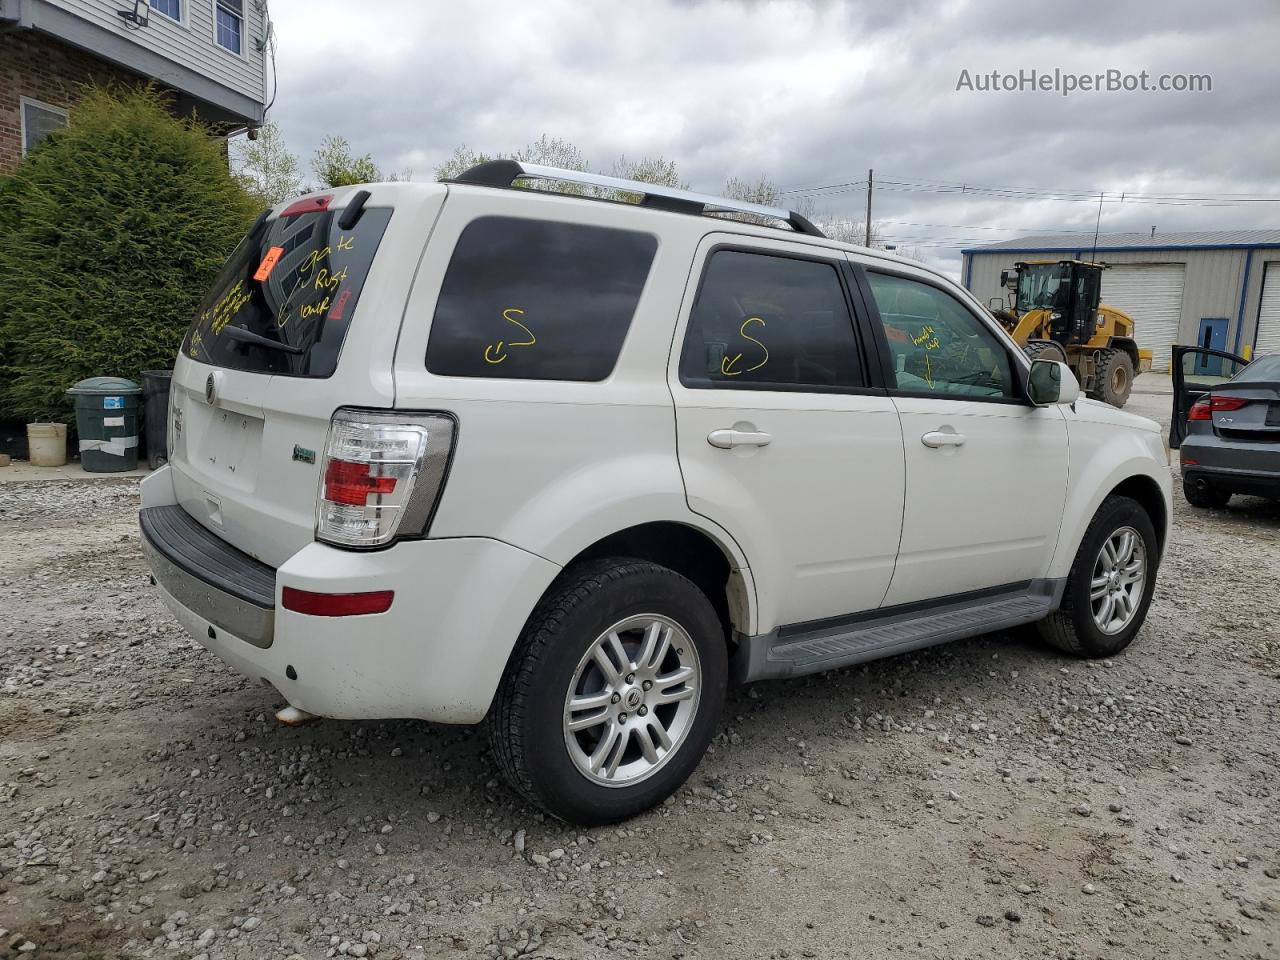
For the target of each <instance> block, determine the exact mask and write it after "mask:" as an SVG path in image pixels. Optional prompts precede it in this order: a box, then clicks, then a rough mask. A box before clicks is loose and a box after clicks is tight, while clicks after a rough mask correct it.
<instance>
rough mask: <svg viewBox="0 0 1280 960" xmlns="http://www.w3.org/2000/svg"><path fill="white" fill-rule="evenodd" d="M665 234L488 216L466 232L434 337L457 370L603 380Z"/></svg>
mask: <svg viewBox="0 0 1280 960" xmlns="http://www.w3.org/2000/svg"><path fill="white" fill-rule="evenodd" d="M657 248H658V241H657V240H656V239H655V238H654V237H653V235H652V234H647V233H636V232H634V231H630V230H615V229H612V228H608V227H592V226H584V225H582V224H575V223H553V222H550V221H545V220H523V219H519V218H516V217H481V218H480V219H478V220H475V221H473V222H472V223H470V224H468V225H467V227H466V229H465V230H463V231H462V236H460V237H459V238H458V244H457V246H456V247H455V248H454V251H453V258H452V260H450V261H449V269H448V270H447V271H446V273H445V276H444V282H443V283H442V284H441V287H440V299H439V302H438V303H437V305H436V313H435V318H434V319H433V320H432V321H431V335H430V338H429V340H428V342H427V358H426V362H427V369H428V370H429V371H431V372H432V373H435V374H440V375H442V376H450V377H503V378H519V379H529V380H603V379H604V378H605V377H607V376H609V374H610V373H611V372H612V371H613V367H614V364H616V363H617V361H618V354H619V352H620V351H621V350H622V342H623V340H625V339H626V336H627V328H628V327H629V326H630V325H631V317H632V315H633V314H634V313H635V309H636V304H637V303H638V302H639V300H640V292H641V290H643V289H644V283H645V279H646V278H647V277H648V275H649V267H650V266H651V265H652V264H653V257H654V253H655V252H656V251H657Z"/></svg>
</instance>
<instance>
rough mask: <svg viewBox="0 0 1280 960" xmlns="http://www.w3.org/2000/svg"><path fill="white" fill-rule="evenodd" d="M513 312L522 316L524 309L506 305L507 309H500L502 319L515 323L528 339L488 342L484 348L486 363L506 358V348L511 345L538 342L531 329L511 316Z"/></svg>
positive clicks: (516, 345) (527, 344) (528, 345)
mask: <svg viewBox="0 0 1280 960" xmlns="http://www.w3.org/2000/svg"><path fill="white" fill-rule="evenodd" d="M513 313H518V314H520V316H522V317H523V316H524V311H523V310H521V309H520V308H519V307H507V309H505V310H503V311H502V319H503V320H506V321H507V323H512V324H515V325H516V326H517V327H519V328H520V329H521V330H523V331H524V333H525V335H526V336H527V337H528V338H529V339H528V340H512V341H510V342H509V343H508V342H506V341H503V340H499V341H498V342H497V343H490V344H488V345H487V346H486V347H485V348H484V359H485V362H486V363H501V362H502V361H503V360H505V359H507V357H508V356H509V354H508V353H507V349H509V348H511V347H532V346H533V345H534V344H535V343H537V342H538V338H537V337H535V336H534V335H533V331H532V330H530V329H529V328H528V327H526V326H525V325H524V324H523V323H521V322H520V321H519V320H517V319H516V318H515V317H513V316H511V314H513Z"/></svg>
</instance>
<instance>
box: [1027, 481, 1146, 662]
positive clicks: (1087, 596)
mask: <svg viewBox="0 0 1280 960" xmlns="http://www.w3.org/2000/svg"><path fill="white" fill-rule="evenodd" d="M1159 550H1160V547H1159V543H1158V542H1157V541H1156V531H1155V526H1154V525H1153V524H1152V522H1151V517H1150V516H1148V514H1147V511H1146V510H1144V509H1143V508H1142V505H1141V504H1139V503H1138V502H1137V501H1136V500H1132V499H1130V498H1129V497H1118V496H1116V497H1108V498H1107V499H1106V500H1104V501H1103V502H1102V506H1101V507H1099V508H1098V512H1097V513H1096V514H1094V517H1093V521H1092V522H1091V523H1090V524H1089V529H1088V530H1086V531H1085V535H1084V539H1083V540H1082V541H1081V543H1080V549H1079V550H1078V551H1077V552H1076V559H1075V563H1074V564H1073V565H1072V567H1071V572H1070V573H1069V574H1068V575H1067V586H1066V590H1065V592H1064V593H1063V595H1062V605H1061V606H1060V607H1059V608H1058V610H1057V611H1055V612H1054V613H1051V614H1050V615H1049V616H1048V618H1046V619H1045V620H1042V621H1040V623H1038V624H1037V625H1036V626H1037V628H1038V630H1039V632H1040V635H1041V636H1042V637H1043V638H1044V639H1045V640H1046V641H1047V642H1048V643H1049V644H1051V645H1052V646H1054V647H1057V648H1058V649H1059V650H1061V651H1063V652H1064V653H1069V654H1072V655H1073V656H1077V657H1088V658H1100V657H1111V656H1114V655H1115V654H1117V653H1119V652H1120V651H1121V650H1123V649H1124V648H1125V647H1127V646H1128V645H1129V644H1130V643H1131V642H1132V641H1133V638H1134V636H1135V635H1136V634H1137V632H1138V630H1139V629H1140V628H1141V627H1142V624H1143V621H1144V620H1146V618H1147V609H1148V608H1149V607H1150V606H1151V594H1152V591H1153V590H1154V588H1155V584H1156V568H1157V566H1158V564H1159V558H1160V552H1159Z"/></svg>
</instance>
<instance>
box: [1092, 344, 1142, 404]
mask: <svg viewBox="0 0 1280 960" xmlns="http://www.w3.org/2000/svg"><path fill="white" fill-rule="evenodd" d="M1094 369H1095V371H1096V373H1095V377H1096V379H1095V384H1096V386H1095V387H1094V389H1093V390H1091V391H1090V396H1092V397H1094V399H1096V400H1102V401H1104V402H1106V403H1109V404H1111V405H1112V406H1113V407H1123V406H1124V405H1125V403H1126V402H1127V401H1128V400H1129V393H1130V392H1131V391H1132V390H1133V358H1132V357H1130V356H1129V354H1128V353H1126V352H1125V351H1124V350H1115V349H1110V348H1109V349H1106V350H1099V351H1098V352H1097V353H1096V354H1095V355H1094Z"/></svg>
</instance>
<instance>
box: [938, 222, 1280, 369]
mask: <svg viewBox="0 0 1280 960" xmlns="http://www.w3.org/2000/svg"><path fill="white" fill-rule="evenodd" d="M961 253H962V254H963V257H964V263H963V281H964V285H965V287H967V288H968V289H969V290H970V291H971V292H972V293H973V294H974V295H975V296H976V297H977V298H978V299H979V300H981V301H982V302H983V303H990V302H991V301H992V300H996V299H998V300H999V301H1000V304H999V305H1003V304H1004V301H1005V298H1006V296H1007V294H1008V291H1007V290H1005V289H1004V288H1002V287H1001V286H1000V272H1001V271H1002V270H1009V269H1011V268H1012V267H1013V265H1014V263H1016V262H1018V261H1019V260H1026V261H1032V260H1065V259H1078V260H1097V261H1101V262H1103V263H1106V264H1107V265H1108V269H1106V270H1104V271H1103V272H1102V302H1103V303H1106V304H1109V305H1110V306H1113V307H1115V308H1116V309H1118V310H1123V311H1124V312H1125V313H1127V314H1129V315H1130V316H1131V317H1133V319H1134V324H1135V326H1136V332H1137V340H1138V345H1139V346H1142V347H1149V348H1150V349H1151V351H1152V354H1153V357H1152V369H1153V370H1156V371H1167V370H1168V369H1169V356H1170V347H1171V346H1172V345H1173V344H1175V343H1178V344H1199V345H1201V346H1205V347H1211V348H1213V349H1217V350H1226V351H1229V352H1231V353H1236V354H1240V355H1242V356H1246V357H1248V356H1261V355H1262V354H1265V353H1280V230H1207V231H1197V232H1194V233H1172V232H1171V233H1157V232H1156V231H1155V230H1154V229H1153V230H1152V231H1151V233H1150V234H1146V233H1104V234H1100V235H1098V236H1097V237H1095V236H1094V235H1093V234H1092V233H1080V234H1070V233H1061V234H1057V235H1049V236H1031V237H1021V238H1019V239H1017V240H1005V241H1002V242H1000V243H992V244H988V245H986V246H982V247H973V248H971V249H968V250H963V251H961Z"/></svg>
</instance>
